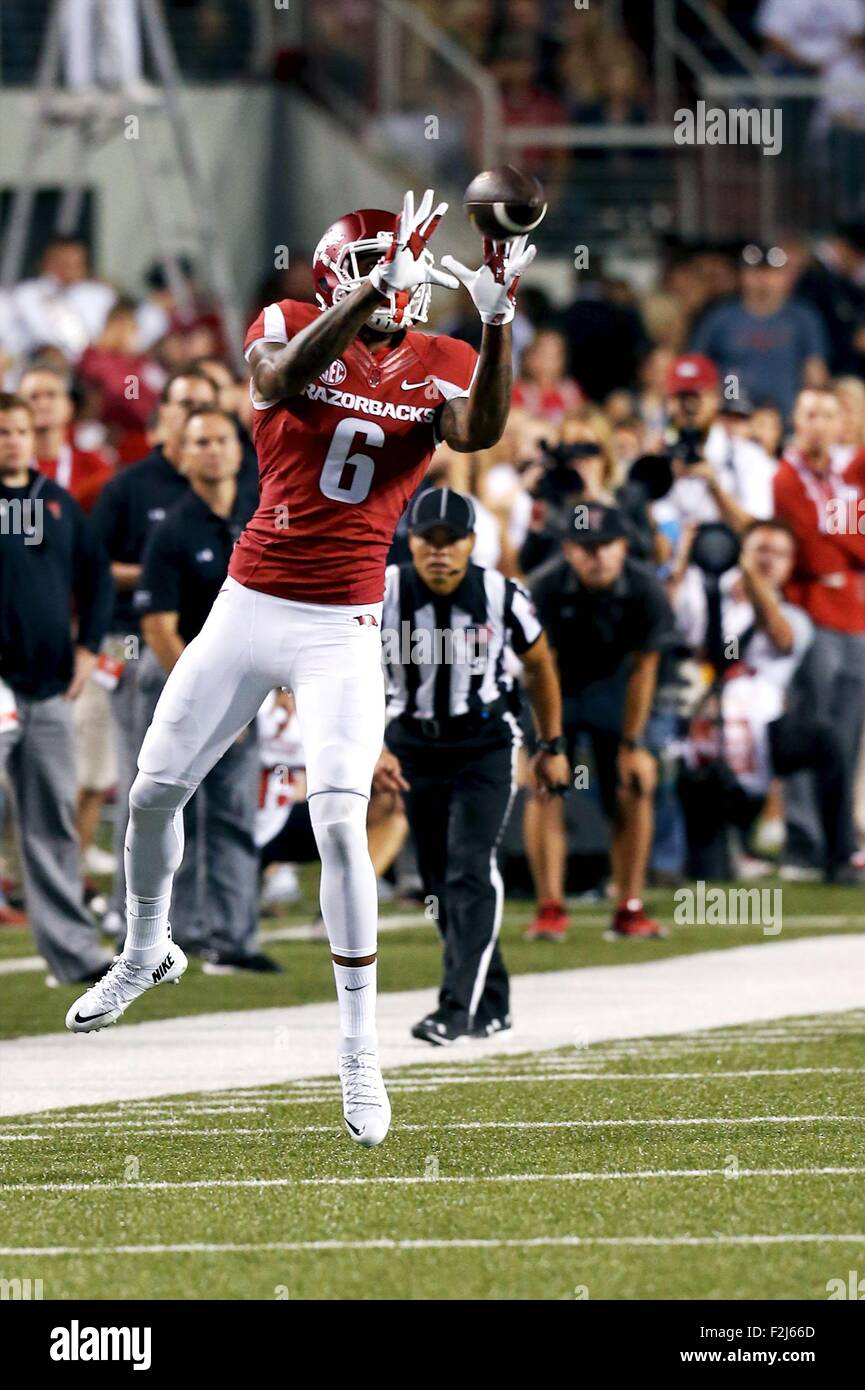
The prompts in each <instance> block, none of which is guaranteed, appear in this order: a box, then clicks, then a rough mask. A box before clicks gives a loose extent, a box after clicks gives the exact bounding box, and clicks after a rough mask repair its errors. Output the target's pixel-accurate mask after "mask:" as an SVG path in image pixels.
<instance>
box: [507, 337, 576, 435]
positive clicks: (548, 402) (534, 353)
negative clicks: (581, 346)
mask: <svg viewBox="0 0 865 1390" xmlns="http://www.w3.org/2000/svg"><path fill="white" fill-rule="evenodd" d="M567 362H568V352H567V346H566V344H565V340H564V337H563V336H562V334H561V333H559V332H557V330H556V329H554V328H542V329H541V330H540V332H538V333H536V334H535V336H534V338H533V339H532V341H531V342H530V343H529V345H528V347H527V348H526V350H525V352H524V353H523V360H522V363H521V374H520V378H519V380H518V381H516V382H515V383H514V394H513V403H514V405H520V406H523V407H524V409H526V410H528V411H529V413H530V414H532V415H536V416H540V417H541V418H542V419H544V420H549V422H550V424H553V425H559V424H561V422H562V420H563V419H564V418H565V416H566V415H567V414H569V413H570V411H572V410H576V408H577V406H580V405H583V404H584V402H585V399H586V397H585V395H584V394H583V392H582V390H581V389H580V387H579V386H578V385H577V383H576V382H575V381H574V379H573V377H570V376H568V374H567Z"/></svg>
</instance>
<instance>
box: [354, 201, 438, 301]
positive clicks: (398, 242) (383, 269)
mask: <svg viewBox="0 0 865 1390" xmlns="http://www.w3.org/2000/svg"><path fill="white" fill-rule="evenodd" d="M432 205H433V191H432V189H431V188H428V189H427V191H426V193H425V194H424V195H423V198H422V199H421V204H420V207H419V208H418V210H417V212H415V210H414V194H413V193H412V191H411V189H409V191H408V192H407V193H406V195H405V198H404V199H403V205H402V212H401V213H400V215H399V218H398V219H397V224H396V229H395V231H394V236H393V241H392V242H391V244H390V246H389V247H388V251H387V255H386V256H385V257H384V258H383V259H382V260H380V261H379V263H378V265H374V266H373V268H372V270H371V271H370V273H369V278H370V282H371V283H372V284H373V285H374V286H375V288H376V289H377V290H379V291H380V292H381V293H382V294H388V293H389V292H390V291H391V290H396V291H397V292H403V291H405V290H413V289H416V288H417V286H418V285H429V284H431V285H446V286H447V288H448V289H449V290H456V289H459V281H458V280H455V279H454V277H453V276H452V275H445V274H444V272H443V271H441V270H436V268H435V266H434V265H433V263H432V253H431V252H429V251H428V250H427V242H428V241H429V239H430V237H431V236H432V234H433V232H434V231H435V229H436V227H437V226H438V224H439V223H440V222H441V220H442V218H443V217H444V215H445V213H446V212H447V206H448V205H447V203H439V205H438V207H437V208H435V210H434V211H433V210H432Z"/></svg>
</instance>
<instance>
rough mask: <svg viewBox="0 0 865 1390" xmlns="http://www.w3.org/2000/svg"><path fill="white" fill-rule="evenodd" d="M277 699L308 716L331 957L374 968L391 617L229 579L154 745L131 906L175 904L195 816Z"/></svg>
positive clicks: (163, 710) (133, 822)
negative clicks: (190, 810)
mask: <svg viewBox="0 0 865 1390" xmlns="http://www.w3.org/2000/svg"><path fill="white" fill-rule="evenodd" d="M370 616H371V617H374V618H375V624H373V623H372V622H370V621H369V620H368V619H369V617H370ZM359 618H367V621H364V622H359V621H358V619H359ZM277 686H287V687H288V688H289V689H290V690H292V691H293V692H294V697H295V701H296V704H297V718H298V722H299V724H300V733H301V739H302V742H303V748H304V754H305V757H306V777H307V795H308V798H309V810H310V819H311V821H312V826H313V830H314V832H315V837H316V842H317V844H318V850H319V855H320V858H321V865H322V874H321V907H322V915H323V917H324V922H325V926H326V928H327V932H328V937H329V940H330V944H331V949H332V951H333V953H334V954H335V955H343V956H347V957H350V958H359V957H363V956H365V955H370V954H372V953H373V952H374V951H375V940H376V921H377V900H376V884H375V874H374V871H373V867H372V864H371V862H370V858H369V851H368V847H367V837H366V813H367V804H368V800H369V793H370V784H371V781H372V773H373V769H374V767H375V763H376V760H377V758H378V756H379V753H380V752H381V747H382V740H383V737H384V676H383V672H382V666H381V604H364V605H362V606H357V605H350V606H345V605H336V604H312V603H295V602H293V601H291V600H288V599H281V598H275V597H273V596H272V595H270V594H262V593H258V592H257V591H256V590H254V589H248V588H245V587H244V586H243V585H242V584H238V583H237V582H236V581H235V580H233V579H227V580H226V582H225V584H224V586H223V588H222V589H221V591H220V593H219V595H218V597H217V599H216V602H215V603H214V605H213V608H212V609H211V612H210V615H209V616H208V619H207V621H206V623H205V624H204V627H203V628H202V630H201V632H200V633H199V635H198V636H197V637H196V638H195V640H194V641H192V642H190V644H189V646H188V647H187V648H186V650H185V651H184V652H183V654H182V656H181V657H180V660H179V661H178V663H177V665H176V666H175V667H174V669H173V671H172V672H171V675H170V676H169V677H168V680H167V682H166V684H165V688H164V690H163V692H162V695H161V696H160V699H159V704H158V705H157V707H156V712H155V714H154V716H153V722H152V724H151V725H150V728H149V729H148V731H147V734H146V735H145V738H144V742H143V743H142V745H141V751H140V753H139V755H138V768H139V773H138V777H137V778H136V780H135V782H134V784H133V787H132V791H131V793H130V797H129V809H130V822H129V824H130V829H129V834H128V836H127V842H126V873H127V886H128V890H129V893H130V894H131V895H133V896H135V897H136V898H144V899H162V898H163V897H164V896H165V895H166V894H170V892H171V879H172V876H173V874H174V871H175V869H176V868H177V867H178V866H179V864H180V861H181V859H182V857H183V818H182V815H181V811H182V808H183V805H184V804H185V802H186V801H188V800H189V798H190V796H191V795H192V793H193V792H194V791H195V788H196V787H197V786H198V784H199V782H200V781H201V780H202V778H203V777H204V776H205V775H206V774H207V773H208V772H209V771H210V769H211V768H212V767H213V765H214V763H215V762H217V760H218V759H219V758H221V757H222V754H223V753H224V752H225V750H226V749H227V748H228V747H229V745H230V744H231V743H232V742H233V741H234V739H235V738H236V737H237V735H238V734H239V733H240V731H241V730H242V729H244V728H246V726H247V724H249V723H250V721H251V720H253V719H254V718H255V715H256V713H257V711H258V709H259V707H260V705H261V703H262V701H263V700H264V698H265V696H266V695H267V693H268V691H270V690H272V689H274V687H277Z"/></svg>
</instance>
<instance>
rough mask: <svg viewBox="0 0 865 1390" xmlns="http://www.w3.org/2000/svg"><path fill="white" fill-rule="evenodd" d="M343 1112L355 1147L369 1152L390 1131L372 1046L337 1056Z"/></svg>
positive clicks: (380, 1075)
mask: <svg viewBox="0 0 865 1390" xmlns="http://www.w3.org/2000/svg"><path fill="white" fill-rule="evenodd" d="M339 1081H340V1085H341V1086H342V1113H343V1117H344V1119H345V1124H346V1128H347V1129H348V1132H349V1134H350V1135H351V1137H352V1139H353V1140H354V1141H355V1143H356V1144H363V1146H364V1148H367V1149H372V1148H374V1147H375V1145H376V1144H380V1143H381V1141H382V1139H384V1137H385V1135H386V1134H387V1132H388V1129H389V1128H390V1101H389V1100H388V1096H387V1091H386V1090H385V1088H384V1081H383V1079H382V1074H381V1069H380V1067H379V1065H378V1054H377V1052H376V1051H375V1050H374V1049H373V1048H371V1047H364V1048H359V1049H358V1051H357V1052H341V1053H340V1054H339Z"/></svg>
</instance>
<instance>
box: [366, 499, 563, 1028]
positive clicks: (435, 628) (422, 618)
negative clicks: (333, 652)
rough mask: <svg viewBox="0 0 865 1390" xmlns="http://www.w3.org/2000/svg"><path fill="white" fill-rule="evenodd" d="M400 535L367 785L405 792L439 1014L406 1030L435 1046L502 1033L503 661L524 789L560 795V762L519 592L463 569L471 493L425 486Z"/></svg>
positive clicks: (544, 667)
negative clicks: (384, 690)
mask: <svg viewBox="0 0 865 1390" xmlns="http://www.w3.org/2000/svg"><path fill="white" fill-rule="evenodd" d="M409 527H410V532H409V544H410V548H411V555H412V562H411V563H410V564H406V565H391V566H389V568H388V570H387V583H386V587H385V598H384V611H383V614H382V647H383V657H384V661H385V667H386V671H387V675H388V683H389V698H388V725H387V731H386V734H385V744H386V749H385V751H384V752H383V753H382V756H381V759H380V760H379V763H378V766H377V768H376V776H375V780H374V786H376V788H377V789H379V790H381V791H402V792H404V793H405V800H406V810H407V813H408V818H409V823H410V825H411V828H412V832H413V834H414V838H415V843H416V846H417V854H418V866H419V868H420V871H421V876H422V878H423V882H424V892H425V893H426V894H427V895H428V897H431V899H432V906H433V909H434V916H435V920H436V922H437V924H438V928H439V931H440V933H441V937H442V941H443V943H444V978H443V981H442V987H441V990H440V992H439V1002H438V1008H437V1009H436V1010H434V1012H433V1013H431V1014H428V1015H427V1017H426V1018H424V1019H422V1020H421V1021H420V1023H418V1024H416V1025H415V1027H414V1028H413V1029H412V1033H413V1035H414V1036H415V1037H416V1038H420V1039H422V1040H423V1041H424V1042H430V1043H434V1044H437V1045H443V1044H447V1043H452V1042H455V1041H457V1039H460V1038H484V1037H489V1036H490V1035H491V1034H493V1033H497V1032H501V1031H503V1030H504V1029H507V1028H509V1027H510V1026H511V1020H510V1002H509V983H508V974H507V970H506V969H505V965H504V961H503V960H502V956H501V952H500V951H499V946H498V935H499V929H500V927H501V920H502V906H503V899H504V889H503V885H502V880H501V875H500V874H499V870H498V866H497V863H496V850H497V848H498V844H499V840H500V839H501V836H502V834H503V833H504V829H505V825H506V824H507V818H508V814H509V812H510V808H511V802H512V800H513V796H514V791H515V782H514V767H515V762H516V752H517V748H518V746H519V744H520V743H521V741H522V740H521V736H520V731H519V726H518V724H517V721H516V718H515V709H516V708H517V707H518V701H517V697H516V691H515V688H514V683H513V677H512V675H511V673H510V671H509V670H508V669H507V663H508V657H509V654H510V653H514V654H516V656H517V657H519V659H520V661H521V662H522V665H523V670H524V672H525V676H526V683H527V687H528V695H529V701H530V703H531V706H532V710H533V713H534V716H535V720H536V722H537V725H538V730H539V733H540V742H539V744H538V751H537V753H536V755H535V758H534V762H533V775H534V779H535V782H536V785H537V786H538V787H539V789H541V790H542V792H543V793H544V794H549V791H550V789H563V788H564V787H565V786H566V785H567V782H568V774H569V768H568V763H567V759H566V758H565V756H564V751H563V749H564V743H563V740H562V738H561V732H562V730H561V698H560V695H559V683H558V680H557V679H556V673H555V666H554V663H553V659H552V655H551V653H550V650H549V647H548V646H547V639H546V637H545V635H544V632H543V629H542V627H541V625H540V623H539V622H538V619H537V617H536V615H535V612H534V610H533V608H532V605H531V603H530V602H529V599H528V596H527V595H526V593H525V592H524V591H523V590H522V589H521V588H520V587H519V585H517V584H515V583H514V581H513V580H512V579H506V578H505V577H504V575H503V574H500V573H499V572H498V571H497V570H488V569H487V570H485V569H481V567H480V566H479V565H474V564H472V563H471V553H472V549H473V548H474V542H475V534H474V532H475V511H474V504H473V503H472V501H471V498H469V497H465V496H463V495H462V494H461V493H459V492H454V491H453V490H452V489H451V488H429V489H427V491H426V492H423V493H421V494H420V496H419V497H418V498H417V499H416V501H415V503H414V505H413V506H412V509H411V512H410V515H409Z"/></svg>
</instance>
